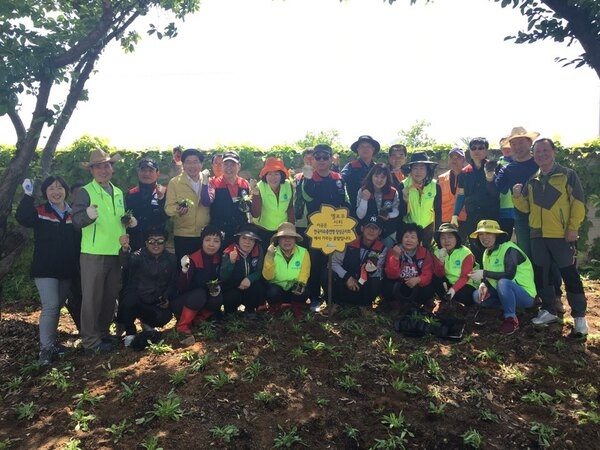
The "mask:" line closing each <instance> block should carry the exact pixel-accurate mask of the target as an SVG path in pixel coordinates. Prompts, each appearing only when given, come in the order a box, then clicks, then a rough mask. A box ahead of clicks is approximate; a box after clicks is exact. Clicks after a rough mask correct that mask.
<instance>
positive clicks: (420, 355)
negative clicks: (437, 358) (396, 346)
mask: <svg viewBox="0 0 600 450" xmlns="http://www.w3.org/2000/svg"><path fill="white" fill-rule="evenodd" d="M408 360H409V361H410V362H411V363H414V364H417V365H419V366H421V365H423V363H424V362H425V361H427V353H425V350H417V351H415V352H413V353H411V354H409V355H408Z"/></svg>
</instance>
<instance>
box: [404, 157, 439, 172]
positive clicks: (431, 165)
mask: <svg viewBox="0 0 600 450" xmlns="http://www.w3.org/2000/svg"><path fill="white" fill-rule="evenodd" d="M414 164H425V165H426V166H427V171H433V169H434V168H435V166H437V164H438V163H436V162H434V161H430V160H429V157H428V156H427V153H425V152H415V153H411V155H410V159H409V161H408V162H407V163H406V164H404V165H403V166H402V167H400V170H402V172H404V174H405V175H408V174H409V173H410V169H411V168H412V166H413V165H414Z"/></svg>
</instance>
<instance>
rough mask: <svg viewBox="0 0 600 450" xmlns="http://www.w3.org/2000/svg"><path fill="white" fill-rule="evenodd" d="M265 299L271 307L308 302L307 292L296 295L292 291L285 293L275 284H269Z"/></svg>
mask: <svg viewBox="0 0 600 450" xmlns="http://www.w3.org/2000/svg"><path fill="white" fill-rule="evenodd" d="M265 297H266V299H267V301H268V302H269V305H280V304H281V303H301V304H304V303H305V302H306V292H304V293H302V294H301V295H296V294H294V293H292V291H285V290H284V289H283V288H282V287H281V286H279V285H277V284H273V283H267V288H266V291H265Z"/></svg>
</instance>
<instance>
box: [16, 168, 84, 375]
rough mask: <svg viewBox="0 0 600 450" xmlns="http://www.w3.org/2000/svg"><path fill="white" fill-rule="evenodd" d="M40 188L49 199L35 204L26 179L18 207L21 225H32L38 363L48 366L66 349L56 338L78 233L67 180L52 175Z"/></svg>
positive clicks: (75, 261) (75, 266) (75, 256)
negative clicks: (39, 309)
mask: <svg viewBox="0 0 600 450" xmlns="http://www.w3.org/2000/svg"><path fill="white" fill-rule="evenodd" d="M41 191H42V197H43V198H44V200H46V202H45V203H43V204H41V205H38V206H35V203H34V198H33V182H32V181H31V180H30V179H25V180H24V181H23V192H24V194H25V195H23V198H22V199H21V202H20V203H19V206H18V207H17V213H16V219H17V222H19V224H21V225H22V226H24V227H28V228H33V258H32V260H31V276H32V277H33V279H34V281H35V285H36V286H37V288H38V292H39V294H40V301H41V303H42V313H41V314H40V319H39V329H40V353H39V363H40V364H41V365H44V366H47V365H49V364H50V363H51V362H52V361H53V360H54V359H55V358H56V356H57V355H58V354H59V353H60V352H61V351H62V350H63V349H64V347H63V346H62V345H61V344H59V343H58V342H57V334H58V333H57V328H58V321H59V317H60V309H61V307H62V306H63V304H64V303H65V299H66V298H67V294H68V293H69V287H70V285H71V280H72V279H73V278H74V277H75V275H76V274H77V273H78V269H79V265H78V259H79V234H78V233H77V231H76V230H75V229H74V227H73V223H72V220H71V207H70V206H69V204H68V203H67V202H66V201H65V198H66V196H67V195H68V193H69V186H68V185H67V183H66V182H65V180H63V179H62V178H61V177H58V176H49V177H48V178H46V179H45V180H44V181H43V182H42V187H41Z"/></svg>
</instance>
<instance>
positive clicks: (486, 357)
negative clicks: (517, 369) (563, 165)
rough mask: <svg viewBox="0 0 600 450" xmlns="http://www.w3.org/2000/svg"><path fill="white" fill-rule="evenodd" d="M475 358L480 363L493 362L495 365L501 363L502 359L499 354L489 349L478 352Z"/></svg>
mask: <svg viewBox="0 0 600 450" xmlns="http://www.w3.org/2000/svg"><path fill="white" fill-rule="evenodd" d="M476 358H477V359H479V360H480V361H494V362H497V363H500V362H502V357H501V356H500V354H499V353H498V352H497V351H496V350H494V349H491V348H488V349H485V350H482V351H481V352H479V354H478V355H477V357H476Z"/></svg>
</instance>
